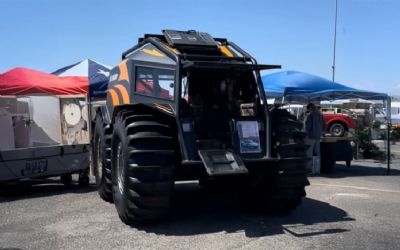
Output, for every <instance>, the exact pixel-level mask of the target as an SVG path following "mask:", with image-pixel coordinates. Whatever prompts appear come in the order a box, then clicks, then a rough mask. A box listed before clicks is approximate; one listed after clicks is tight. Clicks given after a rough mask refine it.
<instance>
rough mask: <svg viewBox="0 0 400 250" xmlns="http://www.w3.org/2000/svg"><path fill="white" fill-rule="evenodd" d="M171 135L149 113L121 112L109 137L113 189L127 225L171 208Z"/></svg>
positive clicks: (150, 219) (154, 218)
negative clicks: (110, 142) (110, 138)
mask: <svg viewBox="0 0 400 250" xmlns="http://www.w3.org/2000/svg"><path fill="white" fill-rule="evenodd" d="M174 163H175V152H174V137H173V132H172V131H171V127H170V126H168V125H167V124H165V123H164V122H161V121H160V119H157V118H156V117H154V116H152V115H139V114H135V113H133V112H127V111H125V112H122V113H120V114H119V115H118V116H117V117H116V120H115V123H114V130H113V137H112V171H111V173H112V190H113V197H114V203H115V206H116V208H117V211H118V215H119V217H120V218H121V220H122V221H123V222H124V223H125V224H128V225H133V224H144V223H150V222H156V221H158V220H160V219H163V218H165V217H166V216H167V215H168V214H169V212H170V209H171V198H172V194H173V190H174V165H175V164H174Z"/></svg>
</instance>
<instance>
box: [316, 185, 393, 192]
mask: <svg viewBox="0 0 400 250" xmlns="http://www.w3.org/2000/svg"><path fill="white" fill-rule="evenodd" d="M311 185H316V186H325V187H340V188H353V189H358V190H365V191H374V192H386V193H398V194H400V191H398V190H390V189H379V188H368V187H359V186H348V185H335V184H323V183H311Z"/></svg>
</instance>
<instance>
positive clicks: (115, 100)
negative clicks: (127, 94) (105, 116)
mask: <svg viewBox="0 0 400 250" xmlns="http://www.w3.org/2000/svg"><path fill="white" fill-rule="evenodd" d="M108 93H110V95H111V100H112V103H113V106H117V105H119V98H118V94H117V92H116V91H115V90H113V89H108Z"/></svg>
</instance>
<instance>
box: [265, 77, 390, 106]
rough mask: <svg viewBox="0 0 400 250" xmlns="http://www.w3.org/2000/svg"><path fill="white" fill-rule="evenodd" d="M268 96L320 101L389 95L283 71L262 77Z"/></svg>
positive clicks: (377, 97)
mask: <svg viewBox="0 0 400 250" xmlns="http://www.w3.org/2000/svg"><path fill="white" fill-rule="evenodd" d="M262 81H263V84H264V90H265V93H266V96H267V98H277V97H283V98H284V99H285V101H287V102H303V103H307V102H318V101H323V100H340V99H353V98H361V99H365V100H387V99H388V95H387V94H384V93H376V92H371V91H365V90H359V89H354V88H351V87H348V86H345V85H343V84H340V83H336V82H332V81H329V80H327V79H325V78H322V77H319V76H314V75H310V74H307V73H303V72H298V71H282V72H278V73H273V74H269V75H265V76H263V77H262Z"/></svg>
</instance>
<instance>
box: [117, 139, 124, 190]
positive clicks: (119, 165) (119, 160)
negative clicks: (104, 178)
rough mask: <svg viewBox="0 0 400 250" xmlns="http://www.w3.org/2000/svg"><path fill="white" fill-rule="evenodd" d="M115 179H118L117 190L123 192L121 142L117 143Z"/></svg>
mask: <svg viewBox="0 0 400 250" xmlns="http://www.w3.org/2000/svg"><path fill="white" fill-rule="evenodd" d="M117 179H118V190H119V192H120V193H121V195H122V194H123V193H124V185H123V184H124V167H123V160H122V145H121V142H119V143H118V148H117Z"/></svg>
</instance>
